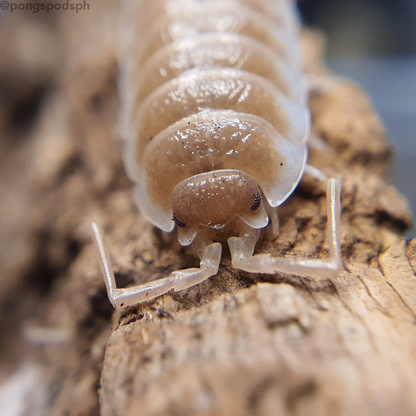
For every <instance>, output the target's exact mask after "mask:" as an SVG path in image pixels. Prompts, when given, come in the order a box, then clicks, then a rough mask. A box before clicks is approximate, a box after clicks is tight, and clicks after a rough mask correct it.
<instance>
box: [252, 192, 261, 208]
mask: <svg viewBox="0 0 416 416" xmlns="http://www.w3.org/2000/svg"><path fill="white" fill-rule="evenodd" d="M260 204H261V195H260V192H257V193H256V196H255V197H254V202H253V205H252V206H251V210H252V211H256V210H257V209H259V208H260Z"/></svg>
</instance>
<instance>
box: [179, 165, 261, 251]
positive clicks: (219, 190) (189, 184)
mask: <svg viewBox="0 0 416 416" xmlns="http://www.w3.org/2000/svg"><path fill="white" fill-rule="evenodd" d="M172 209H173V221H174V222H175V223H176V225H177V226H178V239H179V242H180V243H181V244H182V245H183V246H187V245H189V244H191V243H192V241H193V240H194V238H195V236H196V235H197V233H198V230H199V228H200V227H201V226H202V227H209V228H212V229H215V230H220V229H223V228H225V227H226V226H227V225H228V224H230V223H231V222H232V221H233V220H236V219H241V220H243V221H244V222H245V223H246V224H248V225H249V226H250V227H252V228H263V227H265V226H266V225H267V224H268V222H269V219H268V216H267V213H266V211H265V209H264V207H263V204H262V203H261V194H260V189H259V187H258V185H257V183H256V181H255V180H254V179H253V178H252V177H251V176H250V175H248V174H246V173H244V172H241V171H238V170H235V169H223V170H216V171H212V172H207V173H201V174H198V175H195V176H192V177H190V178H188V179H185V180H183V181H182V182H180V183H178V184H177V185H176V186H175V188H174V190H173V193H172Z"/></svg>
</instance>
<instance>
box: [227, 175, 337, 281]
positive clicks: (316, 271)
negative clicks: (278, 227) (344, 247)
mask: <svg viewBox="0 0 416 416" xmlns="http://www.w3.org/2000/svg"><path fill="white" fill-rule="evenodd" d="M340 195H341V187H340V185H339V183H338V181H337V180H336V179H329V180H328V185H327V209H328V237H329V251H330V258H328V259H305V260H302V259H290V258H279V257H272V256H271V255H270V254H259V255H256V256H253V252H254V245H255V241H254V235H252V233H250V232H245V233H244V234H243V235H241V236H240V237H231V238H229V239H228V244H229V247H230V251H231V259H232V264H233V266H234V267H235V268H237V269H241V270H245V271H247V272H251V273H268V274H274V273H277V272H284V273H290V274H295V275H299V276H313V277H329V278H331V277H335V276H337V275H338V274H339V272H340V269H341V247H340V232H339V225H340V210H341V202H340ZM253 241H254V243H253Z"/></svg>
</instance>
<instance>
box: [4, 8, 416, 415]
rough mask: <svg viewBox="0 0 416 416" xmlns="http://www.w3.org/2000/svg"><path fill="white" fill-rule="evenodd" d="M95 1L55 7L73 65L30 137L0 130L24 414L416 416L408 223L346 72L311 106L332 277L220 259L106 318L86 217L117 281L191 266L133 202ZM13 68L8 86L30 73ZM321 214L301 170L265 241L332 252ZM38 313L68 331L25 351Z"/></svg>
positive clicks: (312, 39)
mask: <svg viewBox="0 0 416 416" xmlns="http://www.w3.org/2000/svg"><path fill="white" fill-rule="evenodd" d="M90 3H91V5H92V10H93V11H94V13H92V12H90V13H89V14H84V15H83V16H77V17H76V18H75V17H73V16H72V17H68V16H64V17H60V18H59V19H60V20H59V23H60V24H61V27H63V29H61V31H60V32H59V39H60V41H61V42H63V43H64V45H65V51H66V53H65V60H64V62H65V65H64V66H63V67H60V68H61V69H62V72H61V73H59V74H57V73H55V72H53V74H55V75H54V76H55V88H54V89H52V90H49V91H48V93H47V94H46V95H45V96H44V99H43V104H42V107H41V110H40V113H39V117H38V119H37V120H36V121H35V122H34V124H33V125H31V128H30V129H29V130H28V131H27V132H25V133H24V134H23V133H22V135H23V136H24V138H25V140H23V141H19V143H17V144H16V143H14V142H13V137H14V136H13V134H15V132H14V131H13V130H11V129H10V126H9V125H8V124H7V123H6V122H4V123H2V124H0V127H1V131H2V136H3V137H5V138H9V139H10V138H12V140H8V141H7V140H4V141H2V149H3V150H4V151H3V152H2V159H3V162H4V163H3V164H2V168H1V169H2V172H3V173H4V175H2V177H3V179H2V182H1V186H2V196H3V198H2V201H1V202H0V208H1V212H2V213H3V212H4V215H2V218H1V222H2V227H1V230H2V241H3V245H4V248H3V247H2V252H3V258H2V262H1V272H2V276H5V277H4V279H3V280H2V285H1V287H0V299H1V300H2V318H1V322H0V325H1V329H2V334H3V341H4V342H3V343H2V349H3V351H2V352H3V355H2V356H3V358H2V361H1V363H2V364H3V370H2V372H1V374H0V380H3V384H2V386H4V385H5V384H4V383H7V381H6V376H8V377H9V378H8V379H7V380H9V381H8V383H10V380H12V381H13V380H17V384H19V385H23V384H25V385H26V386H27V391H25V392H23V393H21V394H22V396H21V397H24V398H25V400H26V401H25V404H24V407H25V408H26V413H24V414H28V415H29V414H30V415H36V414H42V415H45V414H51V415H94V414H99V412H100V410H99V401H98V398H100V404H101V413H102V414H103V415H104V416H107V415H123V416H130V415H136V414H140V415H143V416H146V415H149V416H150V415H152V416H156V415H172V416H173V415H241V416H243V415H308V416H310V415H319V416H322V415H352V414H354V415H365V416H371V415H378V416H379V415H386V416H387V415H406V416H407V415H416V395H415V394H414V391H415V389H416V376H415V374H416V296H415V294H416V278H415V268H416V241H405V240H404V238H403V237H402V235H403V233H404V231H405V230H406V229H407V228H408V227H409V226H410V225H411V218H410V213H409V210H408V208H407V206H406V202H405V200H404V198H403V197H402V196H401V195H399V194H398V193H397V191H396V190H395V189H394V188H393V187H392V186H391V185H390V184H389V183H388V181H387V180H386V171H387V169H388V163H389V161H390V156H391V149H390V148H389V146H388V144H387V141H386V138H385V133H384V130H383V127H382V125H381V122H380V120H379V118H378V117H377V115H376V114H374V112H373V110H372V108H371V104H370V103H369V101H368V98H367V97H366V96H365V95H364V94H363V93H362V92H361V90H360V89H359V88H358V87H357V86H355V85H353V84H352V83H350V82H346V81H345V82H344V81H343V82H341V83H340V84H339V85H337V86H336V87H333V88H331V89H329V90H328V91H327V90H322V91H321V92H317V93H315V94H313V95H312V97H311V101H310V106H311V110H312V114H313V128H314V133H315V134H316V135H318V136H320V137H322V138H323V139H324V140H325V142H326V143H327V145H328V148H327V149H325V150H324V151H317V150H312V151H311V154H310V161H311V163H312V164H313V165H315V166H317V167H319V168H321V169H322V170H323V171H324V172H325V173H327V174H328V175H331V176H332V175H333V176H335V177H337V178H339V179H340V180H341V181H342V184H343V193H342V250H343V266H344V267H343V271H342V273H341V274H340V276H339V277H338V278H336V279H333V280H328V279H322V280H317V279H308V278H299V277H295V276H289V275H284V274H281V275H280V274H279V275H276V276H268V275H252V274H248V273H243V272H240V271H237V270H234V269H232V268H231V267H230V260H229V258H227V256H225V257H224V259H223V262H222V265H221V268H220V272H219V273H218V275H217V276H215V277H213V278H211V279H209V280H208V281H207V282H205V283H203V284H200V285H198V286H196V287H194V288H191V289H189V290H186V291H184V292H181V293H172V294H168V295H166V296H163V297H161V298H159V299H157V300H155V301H153V302H149V303H148V304H144V305H139V306H137V307H134V308H129V309H127V310H124V311H122V312H115V313H113V312H112V308H111V306H110V305H109V303H108V301H107V299H106V294H105V290H104V285H103V282H102V278H101V275H100V273H99V269H98V264H97V261H96V259H95V253H94V251H93V248H92V246H91V244H90V242H89V238H88V224H89V222H90V221H92V220H96V221H98V222H100V223H101V224H102V225H103V226H104V229H105V231H106V235H107V240H108V243H109V245H110V247H111V254H112V257H113V259H114V265H115V271H116V278H117V280H118V282H119V284H120V285H123V286H124V285H128V284H132V283H142V282H146V281H149V280H153V279H156V278H159V277H163V276H165V275H167V274H168V273H169V272H170V271H172V270H175V269H178V268H184V267H192V266H194V265H196V264H197V262H196V260H195V259H194V258H192V257H190V256H187V255H186V254H185V253H184V252H183V251H181V250H178V247H177V245H174V244H172V243H171V242H169V241H166V240H165V239H164V238H163V236H162V235H161V233H160V232H158V231H156V230H155V229H153V228H152V227H151V226H150V225H149V224H148V223H146V221H145V220H144V219H142V218H140V216H139V215H138V213H137V209H136V207H135V205H134V202H133V199H132V196H131V190H130V184H129V182H128V180H127V179H126V177H125V174H124V171H123V167H122V164H121V160H120V152H119V145H118V142H117V138H116V137H115V136H116V134H115V133H114V131H115V130H114V129H115V126H116V112H117V107H118V104H117V95H116V77H117V67H116V59H115V57H116V43H115V36H114V33H115V16H116V14H117V5H116V4H113V3H111V2H100V3H99V2H92V1H90ZM91 27H94V36H93V37H92V38H88V37H87V34H91ZM3 30H6V29H3ZM55 36H58V34H56V33H55ZM0 39H4V36H3V37H0ZM305 49H306V55H307V63H308V65H307V70H308V71H309V72H311V73H316V74H320V75H322V76H327V77H329V76H330V75H329V74H327V73H326V72H325V70H324V68H323V67H322V56H321V49H322V42H321V39H320V38H319V36H317V35H316V34H312V33H309V34H306V35H305ZM39 50H41V48H40V47H39ZM39 59H41V57H40V58H39ZM45 59H46V58H45ZM41 61H42V60H41ZM8 62H9V64H10V61H8ZM42 62H43V61H42ZM54 64H56V65H57V66H58V67H59V62H58V61H57V62H55V63H54ZM50 65H51V64H50ZM39 67H41V66H39ZM34 68H35V69H36V68H38V66H36V65H35V66H34ZM48 68H50V66H48ZM6 69H7V68H6ZM6 69H4V68H3V69H2V70H3V72H1V71H0V73H2V74H6V75H7V77H6V75H4V79H8V77H15V78H16V77H19V76H20V77H21V78H24V77H23V75H24V74H23V75H22V74H21V73H19V72H18V71H17V72H15V73H13V74H11V73H10V71H11V72H13V71H12V70H10V69H7V71H9V72H7V71H6ZM32 69H33V68H32ZM35 69H33V71H34V73H37V72H36V71H35ZM32 79H33V78H32ZM35 79H36V78H35ZM37 82H38V83H39V84H40V85H44V83H45V81H44V79H43V78H42V77H39V79H38V81H37ZM27 88H29V87H27ZM0 108H2V107H1V106H0ZM2 115H3V118H2V117H0V121H1V120H7V119H8V117H10V116H9V115H7V114H5V113H4V112H2ZM16 181H18V185H17V186H16ZM6 206H7V207H8V208H10V207H18V208H19V207H20V208H19V209H17V208H16V209H13V210H10V209H7V210H6ZM325 211H326V209H325V196H324V189H322V188H321V187H319V185H318V184H317V183H314V182H313V181H309V182H308V181H306V180H305V181H303V182H302V184H301V186H300V188H299V189H298V190H297V191H296V193H295V194H294V196H293V197H292V198H290V200H289V201H288V202H287V203H285V205H284V206H283V207H282V209H281V211H280V212H281V224H282V227H281V235H280V236H279V238H278V239H277V240H276V241H271V240H270V238H269V236H268V233H267V232H266V233H265V235H264V238H263V239H262V240H261V243H260V244H259V245H258V247H257V252H271V253H274V254H275V255H279V256H280V255H282V256H287V257H291V256H295V257H300V256H305V257H317V256H321V255H322V256H325V255H327V254H328V253H327V248H326V242H325V226H326V212H325ZM12 236H13V237H12ZM11 242H13V244H14V245H12V244H11ZM16 247H17V248H16ZM6 276H7V278H6ZM18 294H19V298H17V295H18ZM111 320H112V323H111ZM29 324H30V325H35V326H42V327H48V328H59V329H65V330H67V331H68V334H70V335H71V340H70V342H68V343H67V344H65V345H60V346H56V345H46V346H33V345H27V342H26V343H23V342H21V341H20V339H21V338H20V334H21V333H22V331H23V333H24V334H26V335H27V333H29V334H30V331H29V332H27V331H26V332H25V331H24V329H25V328H26V329H27V326H28V325H29ZM26 339H29V341H30V336H29V337H28V336H26ZM107 340H108V341H107ZM106 343H107V346H106ZM105 346H106V349H105ZM104 349H105V355H104ZM102 365H103V366H102ZM101 370H103V371H102V375H101ZM10 377H11V378H10Z"/></svg>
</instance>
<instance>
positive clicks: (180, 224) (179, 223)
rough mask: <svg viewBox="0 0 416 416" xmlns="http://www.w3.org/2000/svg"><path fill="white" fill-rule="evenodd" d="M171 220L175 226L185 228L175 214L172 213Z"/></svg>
mask: <svg viewBox="0 0 416 416" xmlns="http://www.w3.org/2000/svg"><path fill="white" fill-rule="evenodd" d="M172 220H173V221H174V222H175V224H176V225H177V226H178V227H181V228H185V227H186V224H185V223H183V222H182V221H181V220H180V219H179V218H178V217H177V216H176V215H175V213H173V217H172Z"/></svg>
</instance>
